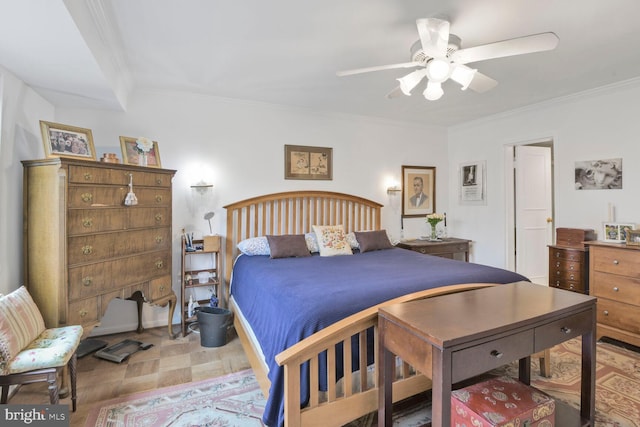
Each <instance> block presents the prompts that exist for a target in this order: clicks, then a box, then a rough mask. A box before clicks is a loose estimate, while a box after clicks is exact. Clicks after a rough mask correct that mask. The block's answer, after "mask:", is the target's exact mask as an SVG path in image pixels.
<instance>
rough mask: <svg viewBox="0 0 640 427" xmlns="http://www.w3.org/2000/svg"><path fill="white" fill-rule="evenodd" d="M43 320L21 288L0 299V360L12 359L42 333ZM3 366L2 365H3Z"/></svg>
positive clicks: (33, 303) (27, 294)
mask: <svg viewBox="0 0 640 427" xmlns="http://www.w3.org/2000/svg"><path fill="white" fill-rule="evenodd" d="M44 329H45V328H44V320H43V319H42V314H40V310H38V307H37V306H36V303H35V302H34V301H33V298H31V295H29V292H27V288H25V287H24V286H21V287H20V288H18V289H16V290H15V291H13V292H11V293H9V294H8V295H4V296H2V297H0V358H1V359H2V361H4V362H8V361H10V360H11V359H13V358H14V357H15V356H16V355H17V354H18V353H19V352H20V350H22V349H23V348H25V347H26V346H27V345H29V344H30V343H31V341H33V340H35V339H36V338H37V337H38V335H40V334H41V333H42V332H43V331H44ZM3 365H4V363H3Z"/></svg>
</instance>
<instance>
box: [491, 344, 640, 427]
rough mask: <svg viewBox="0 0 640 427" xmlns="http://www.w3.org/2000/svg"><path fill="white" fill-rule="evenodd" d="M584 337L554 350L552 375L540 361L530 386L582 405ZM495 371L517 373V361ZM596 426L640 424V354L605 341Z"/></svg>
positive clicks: (600, 350) (599, 352)
mask: <svg viewBox="0 0 640 427" xmlns="http://www.w3.org/2000/svg"><path fill="white" fill-rule="evenodd" d="M581 345H582V344H581V340H580V338H575V339H571V340H569V341H566V342H564V343H562V344H560V345H558V346H556V347H554V348H553V349H552V350H551V377H550V378H545V377H541V376H540V375H538V374H539V372H540V370H539V368H538V360H534V361H533V364H532V368H531V385H532V386H534V387H536V388H538V389H540V390H542V391H544V392H545V393H547V394H549V395H550V396H552V397H553V398H555V399H557V400H560V401H563V402H565V403H567V404H569V405H571V406H573V407H574V408H579V407H580V373H581V356H580V355H581V351H582V347H581ZM492 373H496V374H503V373H506V374H508V375H511V376H513V377H517V376H518V365H517V363H513V364H510V365H508V366H506V367H505V368H502V369H500V370H496V371H493V372H492ZM595 398H596V422H595V427H640V353H637V352H635V351H631V350H627V349H624V348H621V347H619V346H617V345H613V344H609V343H606V342H598V343H597V344H596V397H595Z"/></svg>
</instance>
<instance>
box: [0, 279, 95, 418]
mask: <svg viewBox="0 0 640 427" xmlns="http://www.w3.org/2000/svg"><path fill="white" fill-rule="evenodd" d="M82 334H83V329H82V326H79V325H74V326H65V327H60V328H52V329H45V326H44V320H43V319H42V315H41V314H40V311H39V310H38V307H37V306H36V305H35V303H34V301H33V299H32V298H31V295H29V293H28V292H27V290H26V288H25V287H24V286H21V287H20V288H19V289H17V290H15V291H13V292H11V293H10V294H8V295H4V296H0V386H1V387H2V395H1V397H0V403H1V404H6V403H7V402H8V400H9V398H10V397H11V396H9V389H10V387H11V386H13V385H17V386H18V387H16V389H14V390H13V392H12V393H11V395H13V394H15V393H16V392H17V391H18V389H19V388H20V386H21V385H22V384H29V383H34V382H47V383H48V384H49V399H50V402H51V404H53V405H57V404H58V402H59V387H58V376H59V375H62V374H61V372H63V371H64V368H65V367H68V368H69V373H70V377H71V402H72V408H73V412H75V411H76V360H77V357H76V350H77V348H78V345H79V344H80V339H81V338H82Z"/></svg>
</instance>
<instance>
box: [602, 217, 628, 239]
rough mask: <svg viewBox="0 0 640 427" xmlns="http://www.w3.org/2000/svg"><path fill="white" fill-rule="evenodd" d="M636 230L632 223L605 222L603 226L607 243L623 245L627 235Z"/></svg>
mask: <svg viewBox="0 0 640 427" xmlns="http://www.w3.org/2000/svg"><path fill="white" fill-rule="evenodd" d="M635 228H636V225H635V224H632V223H619V222H605V223H603V224H602V236H603V239H602V240H604V241H605V242H613V243H623V242H626V241H627V234H628V233H629V232H630V231H632V230H634V229H635Z"/></svg>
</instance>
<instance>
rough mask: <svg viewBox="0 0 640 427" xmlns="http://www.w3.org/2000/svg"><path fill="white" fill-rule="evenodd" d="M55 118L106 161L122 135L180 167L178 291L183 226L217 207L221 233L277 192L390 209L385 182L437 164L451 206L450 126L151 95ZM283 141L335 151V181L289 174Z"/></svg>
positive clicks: (196, 223)
mask: <svg viewBox="0 0 640 427" xmlns="http://www.w3.org/2000/svg"><path fill="white" fill-rule="evenodd" d="M56 121H57V122H60V123H65V124H72V125H76V126H81V127H85V128H90V129H92V132H93V137H94V142H95V145H96V151H97V153H98V156H99V157H100V156H102V153H103V152H115V153H118V157H120V158H122V157H121V152H120V146H119V136H121V135H124V136H132V137H138V136H146V137H149V138H152V139H153V140H155V141H158V144H159V151H160V158H161V161H162V166H163V167H164V168H168V169H176V170H177V173H176V176H175V178H174V181H173V189H174V203H173V243H174V245H173V247H174V256H173V258H174V262H173V272H174V274H173V277H174V279H173V288H174V290H175V291H176V293H177V294H178V295H180V294H179V291H180V277H179V276H180V260H181V258H180V231H181V229H182V228H186V229H187V230H194V229H195V230H196V235H197V234H198V232H200V233H202V232H208V224H207V222H206V221H205V220H204V219H203V214H204V212H206V211H209V210H212V211H214V212H215V213H216V216H215V217H214V219H213V222H214V232H216V233H219V234H224V231H225V230H224V224H225V212H224V209H223V206H224V205H226V204H228V203H232V202H235V201H239V200H243V199H246V198H248V197H253V196H256V195H259V194H264V193H270V192H279V191H289V190H298V189H318V190H328V191H337V192H344V193H352V194H356V195H359V196H362V197H365V198H368V199H372V200H375V201H377V202H380V203H382V204H384V205H388V204H389V197H388V196H387V193H386V186H387V181H388V180H389V179H395V180H396V181H398V182H400V181H401V166H402V165H424V166H436V168H437V178H438V179H437V181H436V184H437V188H436V195H437V207H438V210H440V209H441V208H442V209H443V210H445V209H446V207H447V204H448V192H447V186H448V183H447V179H446V178H447V176H448V175H449V171H448V163H447V148H446V130H445V129H443V128H432V127H423V126H417V125H415V124H406V123H397V122H387V121H382V120H376V119H371V118H363V117H353V116H343V115H336V114H331V113H322V112H314V111H307V110H300V109H293V108H289V107H283V106H277V105H266V104H260V103H255V102H244V101H236V100H228V99H220V98H214V97H210V96H202V95H194V94H178V93H149V92H147V93H135V94H134V95H133V96H132V97H131V98H130V99H129V104H128V111H127V112H126V113H122V112H109V111H95V110H87V109H82V110H71V109H58V110H57V111H56ZM285 144H293V145H310V146H320V147H332V148H333V180H331V181H301V180H285V179H284V145H285ZM201 171H202V173H200V172H201ZM201 175H206V176H209V177H211V179H212V181H213V184H214V189H213V197H212V198H211V199H210V200H209V201H206V202H204V203H199V204H198V208H197V209H192V206H191V205H192V198H191V194H192V191H191V189H190V187H189V186H190V185H191V184H193V183H195V182H196V181H198V179H199V177H200V176H201ZM134 190H135V182H134ZM393 206H394V207H395V209H394V208H391V207H385V208H384V209H383V213H382V217H383V219H382V220H383V226H384V227H385V228H387V229H388V230H389V231H390V232H391V233H392V234H393V235H394V236H395V237H400V224H401V222H400V204H399V202H398V203H395V204H394V205H393ZM425 230H426V224H425V223H424V221H423V220H421V219H411V220H405V233H404V234H405V236H406V237H411V236H413V237H416V236H418V235H421V234H425ZM226 268H229V266H227V267H226ZM203 291H205V292H206V290H203ZM114 303H115V304H116V305H118V304H120V302H119V301H115V302H114ZM114 303H112V305H114ZM129 304H131V303H130V302H124V303H122V305H123V308H122V310H120V311H117V310H114V312H115V313H116V314H114V316H111V313H109V312H108V313H107V316H106V319H105V320H104V322H103V325H102V326H101V327H100V329H99V330H96V333H101V332H104V333H107V332H108V333H111V332H113V331H115V330H117V329H118V327H117V326H116V324H115V323H122V322H115V323H114V324H111V321H110V318H111V317H113V319H118V321H120V320H121V319H123V318H124V317H127V316H129V319H127V322H135V316H132V315H131V312H133V311H134V310H132V309H130V308H128V306H129ZM125 307H126V308H125ZM109 311H110V312H111V311H112V307H111V306H110V307H109ZM178 316H179V311H178V310H176V314H175V317H174V322H178V321H179V317H178ZM143 321H144V324H145V326H150V325H156V324H158V325H161V324H164V323H166V308H164V309H161V308H155V309H154V308H150V307H148V306H146V305H145V308H144V318H143ZM127 327H128V328H129V329H133V328H131V327H130V326H127ZM125 329H126V328H125Z"/></svg>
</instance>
